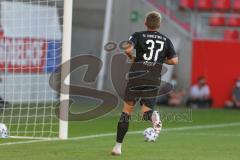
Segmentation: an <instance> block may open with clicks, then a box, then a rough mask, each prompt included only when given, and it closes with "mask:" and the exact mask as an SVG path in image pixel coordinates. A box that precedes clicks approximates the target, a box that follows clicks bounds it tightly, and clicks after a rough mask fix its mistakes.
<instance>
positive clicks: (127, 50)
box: [125, 42, 135, 62]
mask: <svg viewBox="0 0 240 160" xmlns="http://www.w3.org/2000/svg"><path fill="white" fill-rule="evenodd" d="M133 49H134V45H133V44H132V43H130V42H128V46H127V47H126V48H125V54H126V55H127V56H128V58H129V59H130V60H132V61H133V62H134V60H135V57H134V56H133Z"/></svg>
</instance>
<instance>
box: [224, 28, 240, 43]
mask: <svg viewBox="0 0 240 160" xmlns="http://www.w3.org/2000/svg"><path fill="white" fill-rule="evenodd" d="M224 39H225V40H232V41H235V40H238V39H239V31H237V30H230V29H226V30H225V31H224Z"/></svg>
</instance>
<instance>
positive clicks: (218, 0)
mask: <svg viewBox="0 0 240 160" xmlns="http://www.w3.org/2000/svg"><path fill="white" fill-rule="evenodd" d="M213 8H214V9H217V10H220V11H229V10H230V9H231V0H215V1H214V5H213Z"/></svg>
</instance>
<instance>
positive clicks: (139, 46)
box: [129, 31, 177, 65]
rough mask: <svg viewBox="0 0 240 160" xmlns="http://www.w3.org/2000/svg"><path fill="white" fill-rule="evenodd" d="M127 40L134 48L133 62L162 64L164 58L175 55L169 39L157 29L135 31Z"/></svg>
mask: <svg viewBox="0 0 240 160" xmlns="http://www.w3.org/2000/svg"><path fill="white" fill-rule="evenodd" d="M129 40H130V41H131V42H132V43H133V45H134V48H135V49H136V59H135V62H141V63H143V64H146V65H152V64H153V65H154V64H156V63H159V64H162V63H163V62H164V60H165V59H166V58H167V59H171V58H174V57H176V56H177V54H176V52H175V50H174V47H173V44H172V42H171V41H170V39H169V38H167V37H166V36H164V35H162V34H161V33H159V32H157V31H142V32H136V33H134V34H133V35H132V36H131V37H130V39H129Z"/></svg>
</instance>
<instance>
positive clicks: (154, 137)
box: [143, 128, 158, 142]
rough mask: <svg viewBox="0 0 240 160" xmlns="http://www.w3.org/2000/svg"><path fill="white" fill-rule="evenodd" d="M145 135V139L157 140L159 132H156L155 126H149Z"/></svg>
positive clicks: (148, 140)
mask: <svg viewBox="0 0 240 160" xmlns="http://www.w3.org/2000/svg"><path fill="white" fill-rule="evenodd" d="M143 136H144V139H145V141H147V142H155V141H156V140H157V138H158V134H157V133H156V132H155V130H154V129H153V128H147V129H145V130H144V132H143Z"/></svg>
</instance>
